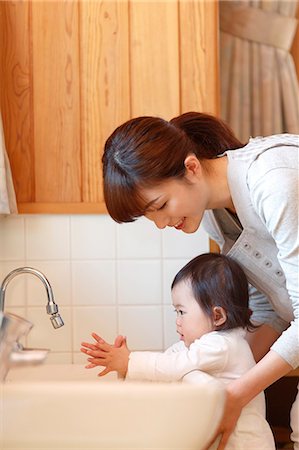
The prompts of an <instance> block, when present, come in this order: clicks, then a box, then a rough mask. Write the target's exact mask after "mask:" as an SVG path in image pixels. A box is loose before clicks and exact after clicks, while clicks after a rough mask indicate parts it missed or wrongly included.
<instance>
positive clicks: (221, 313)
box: [213, 306, 227, 327]
mask: <svg viewBox="0 0 299 450" xmlns="http://www.w3.org/2000/svg"><path fill="white" fill-rule="evenodd" d="M213 318H214V325H215V327H220V325H223V324H224V323H225V322H226V319H227V315H226V311H225V310H224V309H223V308H222V306H214V308H213Z"/></svg>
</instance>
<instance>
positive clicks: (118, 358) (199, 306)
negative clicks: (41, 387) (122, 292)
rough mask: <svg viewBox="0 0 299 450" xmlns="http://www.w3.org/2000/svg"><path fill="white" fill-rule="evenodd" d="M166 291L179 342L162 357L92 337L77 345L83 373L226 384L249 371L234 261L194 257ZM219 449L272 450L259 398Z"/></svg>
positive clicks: (246, 321)
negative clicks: (83, 357)
mask: <svg viewBox="0 0 299 450" xmlns="http://www.w3.org/2000/svg"><path fill="white" fill-rule="evenodd" d="M171 289H172V302H173V306H174V308H175V312H176V314H177V318H176V328H177V332H178V334H179V336H180V342H178V343H176V344H174V345H172V346H171V347H170V348H168V349H167V350H166V351H165V352H164V353H160V352H149V351H147V352H130V351H129V349H128V347H127V345H126V341H125V338H122V337H121V336H119V337H118V338H117V339H116V341H115V345H114V346H112V345H109V344H107V343H106V342H105V341H104V340H103V339H102V338H101V337H99V336H98V335H97V334H95V333H93V334H92V336H93V338H94V339H95V341H96V342H95V343H93V344H90V343H87V342H83V343H82V348H81V351H82V352H83V353H86V354H87V355H88V356H89V358H88V361H89V364H88V365H87V366H86V367H87V368H92V367H96V366H104V367H105V369H104V370H103V371H102V372H101V373H100V374H99V375H100V376H103V375H105V374H107V373H108V372H110V371H117V372H118V373H119V375H121V376H123V377H126V379H131V380H132V379H135V380H152V381H168V382H171V381H179V380H182V379H183V377H185V376H186V375H187V374H190V373H191V372H194V371H203V372H206V373H207V374H209V375H211V376H213V377H216V378H217V379H218V380H221V381H222V382H223V383H226V384H227V383H230V381H232V380H234V379H236V378H239V377H240V376H241V375H243V374H244V373H245V372H247V371H248V370H249V369H250V368H251V367H253V366H254V365H255V361H254V358H253V355H252V353H251V350H250V347H249V345H248V343H247V341H246V331H250V330H251V329H253V328H254V326H253V324H252V323H251V321H250V315H251V311H250V310H249V308H248V283H247V279H246V276H245V274H244V272H243V270H242V269H241V267H240V266H239V265H238V264H237V263H236V262H235V261H234V260H232V259H231V258H228V257H226V256H224V255H219V254H213V253H207V254H203V255H200V256H198V257H196V258H194V259H193V260H191V261H190V262H189V263H188V264H186V265H185V266H184V267H183V268H182V269H181V270H180V271H179V272H178V274H177V275H176V276H175V278H174V281H173V283H172V286H171ZM192 378H193V379H194V377H192ZM225 448H226V449H229V450H233V449H234V450H242V449H244V450H249V449H250V450H255V449H258V450H264V449H267V450H270V449H271V450H274V449H275V445H274V439H273V436H272V433H271V430H270V427H269V425H268V423H267V422H266V420H265V401H264V395H263V394H260V395H258V396H257V397H255V398H254V399H253V400H252V401H251V402H250V403H249V404H248V405H247V406H246V407H244V408H243V411H242V414H241V416H240V418H239V420H238V423H237V426H236V428H235V430H234V432H233V433H232V435H231V437H230V439H229V441H228V444H227V446H226V447H225Z"/></svg>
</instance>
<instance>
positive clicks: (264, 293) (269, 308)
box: [103, 113, 299, 450]
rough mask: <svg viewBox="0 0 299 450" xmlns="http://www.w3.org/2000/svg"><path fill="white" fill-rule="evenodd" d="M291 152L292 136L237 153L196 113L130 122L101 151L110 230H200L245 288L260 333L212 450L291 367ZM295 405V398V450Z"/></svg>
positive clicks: (294, 294)
mask: <svg viewBox="0 0 299 450" xmlns="http://www.w3.org/2000/svg"><path fill="white" fill-rule="evenodd" d="M298 145H299V136H296V135H287V134H285V135H276V136H270V137H266V138H261V137H258V138H255V139H250V140H249V142H248V144H247V145H243V144H242V143H241V142H239V141H238V139H236V137H235V136H234V135H233V133H232V131H231V130H230V129H229V128H228V127H227V125H226V124H224V123H223V122H222V121H220V120H218V119H216V118H214V117H212V116H209V115H206V114H201V113H186V114H183V115H181V116H179V117H177V118H175V119H173V120H171V121H170V122H167V121H165V120H163V119H159V118H154V117H140V118H136V119H132V120H130V121H128V122H126V123H125V124H123V125H121V126H120V127H119V128H117V129H116V130H115V131H114V133H113V134H112V135H111V136H110V137H109V139H108V140H107V142H106V145H105V151H104V155H103V175H104V197H105V201H106V205H107V208H108V211H109V214H110V215H111V217H112V218H113V219H114V220H116V221H117V222H119V223H121V222H131V221H133V220H135V219H136V218H138V217H140V216H142V215H144V216H145V217H147V218H148V219H150V220H152V221H153V222H154V223H155V224H156V226H157V227H159V228H165V227H166V226H172V227H175V228H176V229H177V230H181V231H183V232H185V233H194V232H195V231H196V230H197V229H198V227H199V225H200V224H201V222H202V223H203V224H204V227H205V228H206V230H207V231H208V233H209V234H210V236H211V237H212V238H213V239H214V240H215V241H216V242H218V244H219V245H220V248H221V251H222V252H223V253H225V254H227V255H229V256H231V257H232V258H234V259H236V260H237V261H238V262H239V263H240V265H241V266H242V267H243V269H244V271H245V273H246V275H247V278H248V279H249V281H250V283H251V285H252V287H251V289H250V294H251V298H250V307H251V309H252V310H253V317H252V318H253V320H254V321H255V322H256V323H258V324H262V326H260V327H259V328H258V329H257V331H256V332H255V333H252V334H251V335H250V338H248V339H249V343H250V346H251V348H252V351H253V353H254V356H255V359H256V360H257V361H259V362H258V364H257V365H256V366H255V367H253V368H252V369H251V370H249V371H248V372H247V373H246V374H244V375H243V376H242V377H240V378H239V379H238V380H235V381H233V382H232V383H231V384H229V385H228V386H227V406H226V412H225V414H224V418H223V421H222V424H221V426H220V429H219V433H221V434H222V438H221V441H220V445H219V449H223V448H224V447H225V444H226V442H227V440H228V438H229V435H230V433H231V432H232V430H233V429H234V426H235V424H236V422H237V419H238V417H239V415H240V413H241V410H242V408H243V407H244V406H245V405H246V404H248V402H249V401H250V400H251V399H252V398H254V397H255V396H256V395H258V394H259V393H260V392H261V391H262V390H264V389H265V388H266V387H268V386H269V385H271V384H272V383H274V382H275V381H276V380H278V379H279V378H281V377H282V376H284V375H285V374H287V373H288V372H289V371H290V370H291V369H292V368H295V367H297V366H298V365H299V342H298V320H299V304H298V302H299V300H298V213H297V208H298ZM298 403H299V400H298V395H297V400H296V402H295V404H294V406H293V409H292V416H293V417H292V418H291V426H292V429H293V433H292V439H293V441H294V442H295V447H294V448H295V450H299V431H298V422H299V421H298ZM296 415H297V417H296Z"/></svg>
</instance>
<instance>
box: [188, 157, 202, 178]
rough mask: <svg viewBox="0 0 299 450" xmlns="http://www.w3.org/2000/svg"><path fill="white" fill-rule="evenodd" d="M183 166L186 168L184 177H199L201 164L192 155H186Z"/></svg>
mask: <svg viewBox="0 0 299 450" xmlns="http://www.w3.org/2000/svg"><path fill="white" fill-rule="evenodd" d="M184 166H185V167H186V176H187V178H188V176H189V177H190V176H191V177H192V176H193V175H196V176H198V175H201V171H202V168H201V164H200V161H199V160H198V158H197V157H196V156H195V155H194V154H193V153H192V154H191V155H188V156H187V157H186V159H185V161H184Z"/></svg>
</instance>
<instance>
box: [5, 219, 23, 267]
mask: <svg viewBox="0 0 299 450" xmlns="http://www.w3.org/2000/svg"><path fill="white" fill-rule="evenodd" d="M24 258H25V232H24V218H23V217H19V216H7V217H2V218H0V260H22V259H24Z"/></svg>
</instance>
